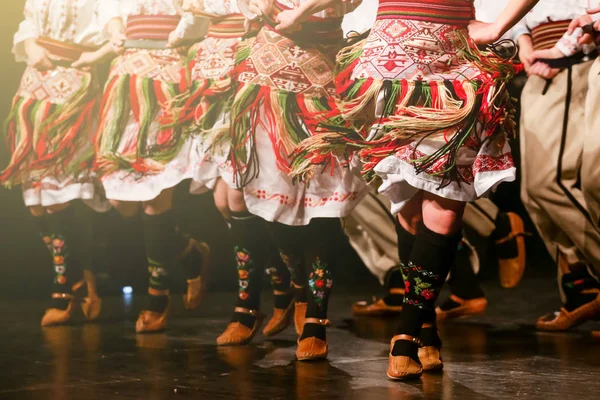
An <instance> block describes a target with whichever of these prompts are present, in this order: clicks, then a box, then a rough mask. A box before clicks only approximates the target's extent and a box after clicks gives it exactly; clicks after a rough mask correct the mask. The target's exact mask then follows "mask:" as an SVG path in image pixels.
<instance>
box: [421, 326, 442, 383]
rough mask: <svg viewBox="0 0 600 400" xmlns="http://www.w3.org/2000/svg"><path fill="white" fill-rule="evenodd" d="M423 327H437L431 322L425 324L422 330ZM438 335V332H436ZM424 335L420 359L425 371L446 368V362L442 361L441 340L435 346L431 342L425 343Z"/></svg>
mask: <svg viewBox="0 0 600 400" xmlns="http://www.w3.org/2000/svg"><path fill="white" fill-rule="evenodd" d="M423 329H437V328H436V327H434V326H433V325H432V324H430V323H425V324H423V327H422V328H421V332H422V330H423ZM436 336H437V334H436ZM422 339H423V336H421V347H419V352H418V354H419V361H420V362H421V365H422V366H423V371H424V372H431V371H439V370H441V369H443V368H444V363H443V362H442V354H441V350H440V347H441V341H440V342H439V345H438V346H433V345H431V344H425V342H423V340H422Z"/></svg>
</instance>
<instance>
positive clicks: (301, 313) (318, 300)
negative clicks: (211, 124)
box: [231, 0, 365, 360]
mask: <svg viewBox="0 0 600 400" xmlns="http://www.w3.org/2000/svg"><path fill="white" fill-rule="evenodd" d="M300 3H301V1H292V0H285V1H280V2H277V1H275V2H274V3H273V8H272V9H271V10H270V11H269V12H268V13H267V14H266V15H263V16H262V17H263V20H264V22H265V26H264V27H263V28H262V29H261V30H260V31H259V32H258V35H257V36H256V38H254V39H253V40H252V41H249V43H248V46H245V47H244V48H243V49H241V51H239V52H238V59H239V61H240V63H239V65H238V66H237V67H236V71H235V72H236V76H237V81H238V84H239V86H238V88H237V90H236V97H235V100H234V103H233V106H232V124H233V125H232V146H233V147H232V152H231V161H232V167H233V169H234V184H235V186H236V187H239V188H240V189H241V190H242V191H243V194H244V198H245V202H246V205H247V207H248V210H249V213H247V215H245V216H239V217H240V218H245V220H246V221H249V220H250V219H251V218H253V217H251V215H255V216H258V217H261V218H263V219H265V220H267V221H269V228H270V231H271V233H272V236H273V239H274V241H275V243H276V244H277V246H278V247H279V248H280V249H281V251H282V253H283V258H284V261H285V262H286V264H287V266H288V267H289V268H290V270H291V272H292V281H293V282H294V287H295V300H296V311H295V313H296V330H297V332H298V334H300V335H301V336H300V340H299V346H298V350H297V352H296V355H297V358H298V359H299V360H308V359H318V358H324V357H326V356H327V342H326V335H325V326H326V325H327V324H328V321H327V304H328V299H329V292H330V290H331V286H332V283H333V281H332V275H331V269H332V266H333V262H334V258H335V249H332V248H331V246H330V245H329V244H328V243H327V241H326V240H324V239H323V238H327V237H328V236H331V235H334V234H337V233H339V230H340V226H339V220H338V219H337V218H339V217H343V216H345V215H346V214H347V213H348V212H349V211H350V210H352V208H353V207H354V205H355V204H356V203H357V202H358V201H359V200H360V199H361V198H362V196H363V195H364V190H365V184H364V182H363V181H362V180H361V178H360V177H359V176H357V174H356V172H355V170H356V165H355V164H354V165H353V164H351V163H349V161H348V160H347V159H345V158H344V157H343V155H342V156H340V157H338V158H337V159H336V160H335V163H334V164H333V165H332V167H331V168H329V169H327V170H324V171H318V172H317V173H315V174H313V176H311V179H310V181H309V182H307V183H304V182H294V181H293V180H292V177H291V176H290V175H289V172H290V169H291V163H292V157H293V153H294V151H295V148H296V146H298V144H299V143H300V142H302V141H303V140H305V139H307V138H310V137H311V135H313V134H314V133H315V132H316V128H317V125H318V124H319V121H320V120H323V119H324V117H325V115H326V114H327V113H328V112H331V111H332V110H334V109H335V108H336V107H337V105H336V94H335V86H334V82H333V69H334V66H335V54H336V53H337V51H338V50H339V46H340V43H341V40H342V30H341V23H342V17H343V15H344V14H345V13H346V12H349V11H351V10H352V8H353V7H355V6H356V5H357V4H358V3H359V2H350V1H348V2H344V3H342V4H340V6H339V7H338V8H336V9H330V10H326V11H324V12H321V13H318V14H316V15H314V16H312V17H311V18H310V19H309V20H308V21H306V22H305V23H303V24H302V30H301V31H299V32H298V33H296V34H291V35H287V36H286V35H283V34H281V33H280V32H277V31H276V30H275V29H274V26H275V25H276V22H275V20H276V16H277V14H278V13H279V12H281V11H282V10H285V9H290V8H294V7H297V6H298V5H299V4H300ZM240 8H241V6H240ZM237 222H239V220H238V221H237ZM237 222H236V223H234V224H232V233H233V232H234V231H240V232H241V229H240V230H238V229H237V228H236V224H237ZM249 229H250V226H249V225H248V226H247V227H246V228H245V231H244V232H245V233H244V234H243V235H240V238H241V237H242V236H243V237H245V238H246V239H244V240H245V241H246V242H247V243H251V242H252V241H255V242H256V240H257V239H256V237H253V234H252V231H251V230H249ZM305 262H306V264H307V265H309V266H310V267H309V268H310V269H311V270H310V271H305V270H304V263H305ZM307 275H308V276H307ZM306 286H308V293H306V292H305V290H306V288H305V287H306ZM305 310H306V311H305ZM251 311H252V310H251ZM303 317H306V320H304V318H303ZM258 323H259V321H258V319H256V323H255V325H254V326H253V327H252V329H254V330H255V329H256V328H257V325H258Z"/></svg>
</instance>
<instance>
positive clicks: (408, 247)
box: [383, 222, 415, 306]
mask: <svg viewBox="0 0 600 400" xmlns="http://www.w3.org/2000/svg"><path fill="white" fill-rule="evenodd" d="M396 233H397V234H398V258H399V260H400V265H399V266H398V267H394V268H392V269H391V270H390V271H389V272H388V275H387V276H386V282H385V288H386V290H387V291H388V294H387V295H386V296H385V297H384V298H383V301H385V303H386V304H388V305H393V306H399V305H402V302H403V301H404V296H402V295H401V294H394V293H389V292H390V289H404V280H405V279H406V277H405V276H404V274H403V266H405V265H406V264H407V263H408V260H409V259H410V253H411V252H412V249H413V246H414V244H415V235H413V234H412V233H410V232H409V231H407V230H406V229H404V227H403V226H402V225H400V223H399V222H398V223H396Z"/></svg>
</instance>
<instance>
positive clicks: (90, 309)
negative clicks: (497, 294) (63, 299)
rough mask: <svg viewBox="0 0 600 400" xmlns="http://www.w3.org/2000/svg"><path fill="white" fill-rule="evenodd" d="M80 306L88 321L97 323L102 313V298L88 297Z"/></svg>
mask: <svg viewBox="0 0 600 400" xmlns="http://www.w3.org/2000/svg"><path fill="white" fill-rule="evenodd" d="M80 305H81V311H82V312H83V316H84V317H85V319H86V320H88V321H95V320H96V319H98V317H99V316H100V311H102V299H101V298H100V297H97V296H94V297H92V296H88V297H86V298H83V299H81V304H80Z"/></svg>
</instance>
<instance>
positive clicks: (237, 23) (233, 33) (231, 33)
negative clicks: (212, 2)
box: [207, 14, 246, 39]
mask: <svg viewBox="0 0 600 400" xmlns="http://www.w3.org/2000/svg"><path fill="white" fill-rule="evenodd" d="M244 21H245V18H244V16H243V15H242V14H232V15H228V16H226V17H223V18H219V19H215V20H213V21H212V22H211V24H210V27H209V28H208V35H207V36H208V37H214V38H221V39H229V38H239V37H242V36H244V35H245V34H246V28H245V27H244Z"/></svg>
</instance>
